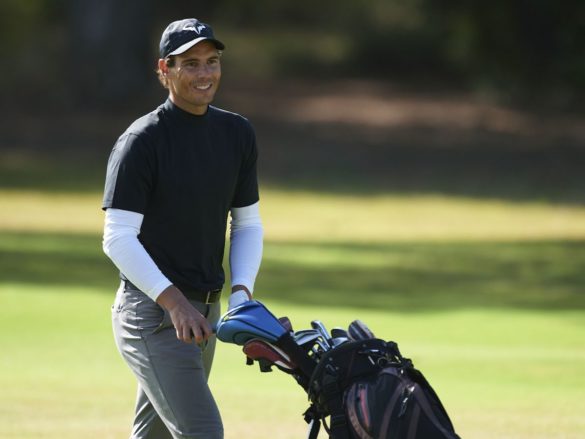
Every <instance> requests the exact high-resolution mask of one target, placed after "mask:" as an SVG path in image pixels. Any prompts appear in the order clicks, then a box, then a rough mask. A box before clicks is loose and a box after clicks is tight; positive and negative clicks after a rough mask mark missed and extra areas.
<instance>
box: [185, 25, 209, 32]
mask: <svg viewBox="0 0 585 439" xmlns="http://www.w3.org/2000/svg"><path fill="white" fill-rule="evenodd" d="M203 29H205V26H204V25H203V24H199V25H197V26H196V27H195V26H193V25H190V24H188V25H186V26H185V27H184V28H183V30H192V31H193V32H195V33H197V34H200V33H201V31H202V30H203Z"/></svg>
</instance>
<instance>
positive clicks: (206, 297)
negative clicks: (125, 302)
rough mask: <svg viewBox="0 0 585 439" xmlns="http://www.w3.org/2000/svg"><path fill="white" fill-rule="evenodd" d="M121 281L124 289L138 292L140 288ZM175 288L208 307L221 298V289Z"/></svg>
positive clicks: (126, 280)
mask: <svg viewBox="0 0 585 439" xmlns="http://www.w3.org/2000/svg"><path fill="white" fill-rule="evenodd" d="M122 281H123V282H124V286H125V287H126V288H128V289H133V290H138V291H140V288H138V287H137V286H136V285H134V284H133V283H132V282H130V281H129V280H128V279H122ZM177 288H179V290H181V292H182V293H183V294H184V295H185V297H186V298H187V299H189V300H195V301H197V302H203V303H205V304H206V305H209V304H210V303H215V302H218V301H219V298H220V296H221V288H220V289H217V290H209V291H200V290H194V289H192V288H181V287H180V286H178V287H177Z"/></svg>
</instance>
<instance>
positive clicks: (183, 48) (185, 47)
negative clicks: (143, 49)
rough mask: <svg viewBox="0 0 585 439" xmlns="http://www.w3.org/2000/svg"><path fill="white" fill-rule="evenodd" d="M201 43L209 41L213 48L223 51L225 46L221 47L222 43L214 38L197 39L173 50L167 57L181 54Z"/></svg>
mask: <svg viewBox="0 0 585 439" xmlns="http://www.w3.org/2000/svg"><path fill="white" fill-rule="evenodd" d="M201 41H211V42H212V43H213V44H215V47H217V49H218V50H223V49H225V46H224V45H223V43H222V42H221V41H219V40H216V39H215V38H209V37H199V38H195V39H194V40H191V41H188V42H186V43H185V44H183V45H182V46H179V47H177V48H176V49H175V50H173V51H172V52H171V53H169V54H168V55H167V56H171V55H180V54H181V53H184V52H186V51H187V50H189V49H190V48H191V47H193V46H194V45H195V44H197V43H200V42H201Z"/></svg>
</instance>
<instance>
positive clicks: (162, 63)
mask: <svg viewBox="0 0 585 439" xmlns="http://www.w3.org/2000/svg"><path fill="white" fill-rule="evenodd" d="M158 69H159V70H160V71H161V72H162V74H163V75H166V74H167V73H169V67H168V66H167V63H166V60H164V59H162V58H161V59H159V60H158Z"/></svg>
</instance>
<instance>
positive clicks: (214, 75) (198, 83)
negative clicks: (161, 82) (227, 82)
mask: <svg viewBox="0 0 585 439" xmlns="http://www.w3.org/2000/svg"><path fill="white" fill-rule="evenodd" d="M161 61H162V63H161ZM163 66H164V69H163ZM159 67H160V68H161V70H162V71H163V72H166V77H167V81H168V82H167V83H168V88H169V94H170V97H171V101H173V103H174V104H175V105H177V106H178V107H180V108H182V109H183V110H186V111H188V112H190V113H193V114H198V115H201V114H205V112H206V111H207V106H208V105H209V104H210V103H211V102H212V101H213V97H214V96H215V92H216V91H217V88H218V87H219V80H220V78H221V65H220V60H219V52H218V51H217V49H216V47H215V45H214V44H213V43H211V42H210V41H202V42H200V43H197V44H195V46H193V47H191V48H190V49H189V50H188V51H186V52H184V53H182V54H180V55H176V56H175V65H174V66H173V67H167V66H166V65H165V64H164V60H159Z"/></svg>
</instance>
